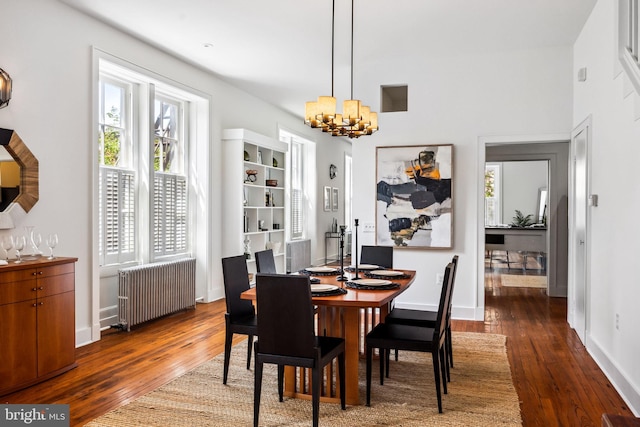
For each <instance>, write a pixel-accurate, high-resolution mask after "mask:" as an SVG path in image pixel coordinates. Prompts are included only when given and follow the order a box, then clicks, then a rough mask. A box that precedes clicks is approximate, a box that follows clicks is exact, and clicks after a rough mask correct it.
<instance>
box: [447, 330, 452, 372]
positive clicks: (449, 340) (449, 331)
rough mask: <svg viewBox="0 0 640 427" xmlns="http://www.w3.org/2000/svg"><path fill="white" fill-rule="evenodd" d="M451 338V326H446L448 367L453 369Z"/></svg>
mask: <svg viewBox="0 0 640 427" xmlns="http://www.w3.org/2000/svg"><path fill="white" fill-rule="evenodd" d="M451 341H452V336H451V326H447V345H448V346H449V350H448V353H449V365H450V366H451V367H452V368H453V344H452V342H451Z"/></svg>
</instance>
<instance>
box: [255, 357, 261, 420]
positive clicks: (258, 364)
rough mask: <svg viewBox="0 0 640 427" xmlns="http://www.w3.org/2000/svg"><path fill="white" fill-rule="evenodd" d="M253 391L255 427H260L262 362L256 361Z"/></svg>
mask: <svg viewBox="0 0 640 427" xmlns="http://www.w3.org/2000/svg"><path fill="white" fill-rule="evenodd" d="M256 359H257V358H256ZM253 389H254V390H253V427H258V419H259V418H260V392H261V391H262V362H261V361H259V360H256V371H255V384H254V386H253Z"/></svg>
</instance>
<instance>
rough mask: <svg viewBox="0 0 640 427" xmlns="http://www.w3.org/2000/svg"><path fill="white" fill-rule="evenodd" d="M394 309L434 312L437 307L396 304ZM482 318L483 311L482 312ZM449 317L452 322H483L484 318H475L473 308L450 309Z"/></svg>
mask: <svg viewBox="0 0 640 427" xmlns="http://www.w3.org/2000/svg"><path fill="white" fill-rule="evenodd" d="M395 307H398V308H406V309H409V310H423V311H436V310H437V309H438V306H436V305H431V304H416V303H409V302H397V303H395ZM482 316H484V311H483V312H482ZM451 317H452V318H453V319H454V320H483V319H484V317H480V318H479V319H478V318H477V313H476V309H475V308H473V307H456V306H453V307H452V308H451Z"/></svg>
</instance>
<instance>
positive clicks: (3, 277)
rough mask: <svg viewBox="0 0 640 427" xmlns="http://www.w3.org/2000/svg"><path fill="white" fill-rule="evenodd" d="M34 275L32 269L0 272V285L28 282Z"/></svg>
mask: <svg viewBox="0 0 640 427" xmlns="http://www.w3.org/2000/svg"><path fill="white" fill-rule="evenodd" d="M35 274H36V270H35V269H33V268H25V269H24V270H14V271H6V272H2V273H0V284H2V283H11V282H20V281H23V280H30V279H33V278H34V276H35Z"/></svg>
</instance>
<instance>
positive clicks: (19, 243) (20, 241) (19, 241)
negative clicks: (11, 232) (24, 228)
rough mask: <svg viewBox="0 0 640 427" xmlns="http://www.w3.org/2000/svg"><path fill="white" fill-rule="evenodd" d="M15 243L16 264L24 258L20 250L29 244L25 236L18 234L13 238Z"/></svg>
mask: <svg viewBox="0 0 640 427" xmlns="http://www.w3.org/2000/svg"><path fill="white" fill-rule="evenodd" d="M13 242H14V245H15V246H16V258H17V259H16V261H15V263H16V264H20V263H21V262H22V258H21V256H20V252H21V251H22V250H23V249H24V246H25V245H26V244H27V241H26V239H25V238H24V236H16V237H14V238H13Z"/></svg>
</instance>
